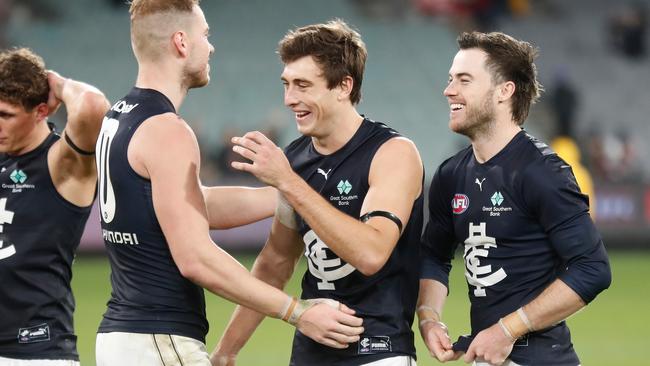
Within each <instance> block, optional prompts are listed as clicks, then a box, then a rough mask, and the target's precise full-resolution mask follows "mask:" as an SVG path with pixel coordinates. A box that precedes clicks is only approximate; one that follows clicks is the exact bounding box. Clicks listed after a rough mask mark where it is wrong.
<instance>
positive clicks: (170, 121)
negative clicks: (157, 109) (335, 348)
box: [128, 113, 361, 341]
mask: <svg viewBox="0 0 650 366" xmlns="http://www.w3.org/2000/svg"><path fill="white" fill-rule="evenodd" d="M158 141H174V142H175V143H174V144H170V145H171V146H168V147H166V148H165V149H159V146H158V145H159V144H158ZM199 159H200V157H199V148H198V143H197V141H196V137H195V136H194V134H193V132H192V131H191V129H190V128H189V126H187V124H186V123H185V122H184V121H183V120H182V119H181V118H180V117H178V116H177V115H175V114H172V113H166V114H161V115H157V116H154V117H151V118H149V119H148V120H146V121H145V122H143V124H142V125H141V126H140V128H138V130H137V131H136V133H135V134H134V136H133V138H132V140H131V143H130V144H129V149H128V160H129V163H130V165H131V166H132V167H133V169H134V170H135V171H136V172H137V173H138V174H140V175H142V176H143V177H145V178H148V179H150V180H151V186H152V196H153V205H154V209H155V212H156V217H157V219H158V221H159V223H160V226H161V228H162V231H163V233H164V235H165V238H166V240H167V242H168V243H169V247H170V252H171V254H172V257H173V258H174V262H175V263H176V265H177V266H178V268H179V270H180V272H181V274H182V275H183V276H184V277H186V278H188V279H189V280H191V281H193V282H195V283H197V284H198V285H200V286H202V287H204V288H206V289H208V290H209V291H211V292H213V293H216V294H218V295H220V296H222V297H224V298H226V299H228V300H230V301H233V302H236V303H238V304H241V305H244V306H246V307H249V308H252V309H255V310H256V311H259V312H261V313H263V314H265V315H267V316H272V317H276V318H278V317H284V318H285V319H287V321H289V322H292V324H295V325H296V327H297V328H298V329H299V330H301V331H302V332H303V333H305V335H307V336H309V337H311V338H312V339H315V340H317V341H319V340H320V341H322V340H324V339H329V338H334V339H337V338H339V339H340V334H347V333H351V334H355V330H354V329H352V328H353V327H352V326H350V325H348V324H354V325H356V326H358V325H361V319H359V318H355V317H354V316H352V315H349V314H346V313H343V312H341V311H340V310H338V303H336V304H331V303H330V304H304V303H300V304H294V303H292V302H291V301H292V300H291V298H290V297H288V296H287V295H286V294H285V293H283V292H282V291H280V290H278V289H277V288H274V287H272V286H269V285H267V284H265V283H264V282H262V281H260V280H258V279H256V278H254V277H253V276H251V274H250V273H249V272H248V271H247V270H246V269H245V268H244V267H243V266H242V265H241V264H240V263H239V262H237V261H236V260H235V259H234V258H232V257H231V256H230V255H229V254H228V253H226V252H225V251H223V250H222V249H221V248H219V247H218V246H216V245H215V244H214V242H212V240H211V239H210V237H209V235H208V229H209V226H208V219H207V215H208V214H207V210H206V206H205V200H204V197H203V194H202V190H201V185H200V181H199V169H200V165H199V161H200V160H199ZM288 305H293V306H288ZM332 305H336V308H334V307H332ZM297 311H304V312H302V313H300V314H297V313H296V312H297ZM356 333H357V334H358V333H360V331H356Z"/></svg>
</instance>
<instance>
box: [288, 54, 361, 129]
mask: <svg viewBox="0 0 650 366" xmlns="http://www.w3.org/2000/svg"><path fill="white" fill-rule="evenodd" d="M282 83H283V84H284V104H285V105H286V106H287V107H289V108H290V109H291V110H292V111H293V112H294V113H295V117H296V124H297V127H298V131H299V132H300V133H301V134H303V135H306V136H312V137H321V136H323V135H324V134H326V133H328V131H329V126H330V125H331V124H330V123H329V122H328V121H331V120H332V118H333V116H335V115H336V113H337V110H338V108H339V105H340V104H341V102H346V101H347V103H348V105H350V102H349V96H348V98H347V99H346V100H344V101H341V100H340V96H341V94H342V93H341V88H340V87H339V86H336V87H334V88H332V89H329V88H328V87H327V80H325V78H324V77H323V72H322V70H321V67H320V66H319V65H318V64H317V63H316V61H314V58H313V57H312V56H305V57H301V58H299V59H297V60H295V61H293V62H289V63H287V64H286V65H285V67H284V71H283V72H282Z"/></svg>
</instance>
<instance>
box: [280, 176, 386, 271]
mask: <svg viewBox="0 0 650 366" xmlns="http://www.w3.org/2000/svg"><path fill="white" fill-rule="evenodd" d="M278 189H279V190H280V191H281V192H282V194H283V195H284V196H285V197H286V199H287V201H288V202H289V203H290V204H291V206H292V207H293V208H294V210H296V211H297V212H298V214H299V215H300V216H301V217H302V218H303V219H304V220H305V221H306V222H307V224H308V225H309V226H310V227H311V228H312V229H313V231H314V232H315V233H316V235H318V237H319V238H320V239H321V240H322V241H323V242H324V243H325V244H327V246H328V247H329V248H330V249H331V250H332V251H333V252H334V253H336V255H337V256H339V257H340V258H341V259H343V260H344V261H346V262H347V263H349V264H350V265H352V266H353V267H355V268H356V269H357V270H359V271H360V272H361V273H363V274H364V275H372V274H374V273H376V272H377V271H379V270H380V269H381V268H382V267H383V266H384V264H385V263H386V261H387V260H388V257H389V256H390V253H391V252H392V250H393V248H394V247H395V243H396V242H397V240H398V237H397V235H395V237H390V238H387V236H386V235H382V233H381V232H380V231H379V230H377V229H375V228H374V227H372V226H370V225H368V224H364V223H363V222H361V221H359V220H358V218H353V217H351V216H348V215H346V214H344V213H342V212H341V211H339V210H337V209H336V208H334V207H333V206H332V205H331V204H329V203H328V202H327V201H326V200H325V199H324V198H323V197H321V196H320V195H319V194H318V193H316V192H315V191H314V190H313V189H312V188H311V187H309V185H308V184H307V183H306V182H305V181H303V180H302V179H300V177H298V176H296V177H295V178H294V179H287V180H286V184H284V185H281V186H279V187H278ZM390 224H391V225H394V224H392V223H390Z"/></svg>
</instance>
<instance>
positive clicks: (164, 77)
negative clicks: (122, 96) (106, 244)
mask: <svg viewBox="0 0 650 366" xmlns="http://www.w3.org/2000/svg"><path fill="white" fill-rule="evenodd" d="M177 74H179V73H178V72H174V70H173V69H170V68H169V67H166V66H165V65H160V64H142V63H141V64H140V68H139V70H138V78H137V80H136V82H135V86H136V87H138V88H143V89H154V90H156V91H159V92H160V93H162V94H163V95H165V96H166V97H167V98H168V99H169V100H170V101H171V102H172V104H173V105H174V109H175V110H176V111H178V110H179V108H180V107H181V104H183V100H184V99H185V96H186V95H187V88H184V87H183V85H182V83H181V80H180V79H181V77H180V75H177Z"/></svg>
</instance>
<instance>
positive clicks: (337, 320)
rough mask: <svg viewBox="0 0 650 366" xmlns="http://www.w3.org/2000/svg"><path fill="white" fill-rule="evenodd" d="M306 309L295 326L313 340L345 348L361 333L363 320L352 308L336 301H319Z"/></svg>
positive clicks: (355, 340) (333, 346)
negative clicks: (355, 314)
mask: <svg viewBox="0 0 650 366" xmlns="http://www.w3.org/2000/svg"><path fill="white" fill-rule="evenodd" d="M318 300H321V299H313V300H312V301H317V302H318V303H317V304H316V305H314V306H312V307H310V308H309V309H307V310H306V311H305V312H304V313H303V314H302V315H301V316H300V318H299V319H298V322H297V323H296V328H298V330H299V331H300V332H301V333H302V334H304V335H306V336H307V337H309V338H311V339H313V340H314V341H316V342H318V343H321V344H324V345H326V346H329V347H332V348H347V347H348V345H349V344H350V343H354V342H358V341H359V338H360V337H359V336H360V334H361V333H363V327H362V326H361V325H362V323H363V320H362V319H361V318H358V317H356V316H354V310H352V309H350V308H348V307H347V306H345V305H344V304H340V303H339V302H338V301H332V300H330V301H326V302H320V301H318Z"/></svg>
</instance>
